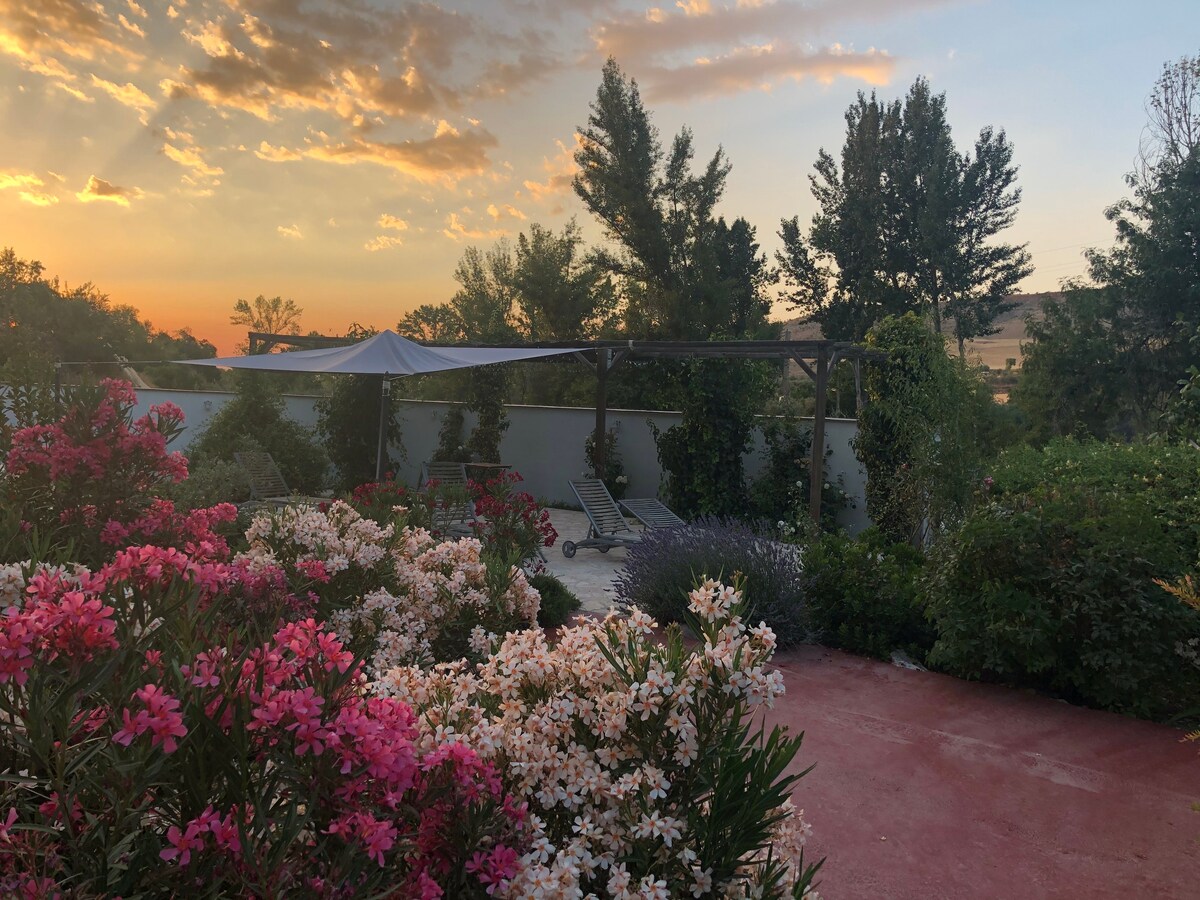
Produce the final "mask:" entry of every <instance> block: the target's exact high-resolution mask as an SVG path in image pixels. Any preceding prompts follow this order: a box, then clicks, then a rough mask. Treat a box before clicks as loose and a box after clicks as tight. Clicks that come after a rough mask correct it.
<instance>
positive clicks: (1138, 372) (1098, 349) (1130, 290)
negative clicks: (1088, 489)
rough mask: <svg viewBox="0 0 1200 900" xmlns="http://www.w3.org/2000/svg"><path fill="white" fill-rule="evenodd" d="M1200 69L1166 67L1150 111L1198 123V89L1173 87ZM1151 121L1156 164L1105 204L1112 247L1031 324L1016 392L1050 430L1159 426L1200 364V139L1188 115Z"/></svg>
mask: <svg viewBox="0 0 1200 900" xmlns="http://www.w3.org/2000/svg"><path fill="white" fill-rule="evenodd" d="M1197 71H1200V58H1197V59H1189V58H1185V59H1184V60H1182V61H1180V62H1179V63H1177V64H1175V65H1174V67H1172V66H1168V67H1166V69H1165V70H1164V76H1163V77H1162V78H1160V80H1159V83H1158V84H1157V85H1156V87H1155V91H1154V93H1153V94H1152V96H1151V99H1150V103H1149V106H1150V108H1151V109H1152V110H1158V111H1159V112H1160V115H1161V116H1162V117H1163V118H1164V119H1165V120H1168V121H1170V120H1172V119H1174V120H1178V121H1179V122H1180V123H1186V122H1187V121H1189V120H1191V121H1193V122H1194V121H1196V120H1200V95H1198V94H1197V92H1196V91H1195V90H1192V91H1190V92H1189V91H1186V90H1183V89H1181V88H1179V87H1178V85H1177V84H1176V81H1177V80H1178V79H1179V78H1184V79H1187V78H1194V77H1195V72H1197ZM1180 73H1182V74H1180ZM1189 73H1190V74H1189ZM1188 104H1190V106H1189V105H1188ZM1172 110H1173V111H1172ZM1152 124H1153V126H1154V127H1153V129H1152V130H1153V131H1155V132H1156V133H1158V134H1159V138H1158V145H1157V149H1156V150H1155V151H1154V153H1153V154H1152V156H1150V157H1148V158H1149V159H1150V160H1151V163H1152V164H1150V165H1148V166H1146V167H1145V168H1143V169H1142V170H1140V171H1137V172H1134V173H1132V174H1130V175H1128V176H1126V183H1127V184H1128V186H1129V187H1130V189H1131V190H1132V192H1133V196H1132V197H1126V198H1124V199H1122V200H1120V201H1118V202H1117V203H1115V204H1113V205H1112V206H1110V207H1109V208H1108V209H1107V210H1106V211H1105V216H1106V217H1107V218H1108V219H1109V221H1111V222H1112V223H1113V226H1114V227H1115V229H1116V241H1115V244H1114V246H1113V247H1112V249H1111V250H1107V251H1104V250H1095V249H1093V250H1089V251H1087V254H1086V255H1087V259H1088V276H1089V281H1088V282H1087V283H1085V284H1077V285H1072V288H1073V290H1071V291H1069V292H1068V294H1067V296H1066V299H1065V300H1064V301H1063V302H1061V303H1058V302H1054V301H1051V302H1049V303H1047V304H1046V305H1045V310H1044V312H1045V323H1044V324H1037V323H1030V338H1031V340H1030V342H1029V343H1028V344H1026V345H1024V347H1023V348H1022V350H1023V353H1024V355H1025V361H1024V365H1023V368H1022V376H1021V382H1020V383H1019V384H1018V386H1017V390H1016V392H1015V393H1014V397H1015V398H1016V400H1017V401H1018V402H1019V403H1020V404H1021V405H1022V406H1023V407H1024V408H1026V409H1027V410H1028V412H1029V414H1030V417H1031V418H1032V419H1033V420H1034V421H1035V423H1036V424H1037V426H1038V428H1039V429H1040V431H1041V433H1042V434H1043V435H1044V436H1052V435H1055V434H1067V433H1072V432H1074V431H1076V430H1082V431H1084V432H1087V433H1089V434H1093V435H1097V436H1100V435H1106V434H1111V433H1117V434H1122V435H1125V436H1132V435H1135V434H1141V433H1145V432H1147V431H1150V430H1152V429H1153V428H1154V427H1155V425H1156V423H1157V421H1158V419H1159V416H1160V415H1161V414H1162V413H1163V411H1164V410H1165V409H1166V408H1167V407H1168V405H1169V404H1170V403H1171V402H1172V400H1173V398H1174V397H1175V396H1176V394H1177V393H1178V384H1179V382H1180V381H1181V380H1182V379H1184V378H1186V377H1187V373H1188V369H1189V366H1191V365H1192V364H1193V363H1194V361H1195V356H1194V350H1193V348H1192V344H1191V341H1192V338H1193V336H1194V335H1195V333H1196V331H1197V329H1198V328H1200V252H1198V250H1197V247H1198V239H1197V235H1200V145H1197V143H1196V142H1195V140H1194V131H1193V130H1190V129H1189V128H1188V127H1185V124H1180V125H1179V126H1178V127H1168V126H1167V125H1164V124H1162V123H1161V122H1160V123H1158V124H1154V123H1153V122H1152ZM1145 152H1146V151H1145V146H1144V147H1143V153H1145ZM1144 158H1147V157H1145V156H1144Z"/></svg>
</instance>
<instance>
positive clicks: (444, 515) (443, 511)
mask: <svg viewBox="0 0 1200 900" xmlns="http://www.w3.org/2000/svg"><path fill="white" fill-rule="evenodd" d="M431 481H436V482H437V485H438V489H439V490H438V493H439V494H442V496H441V497H440V501H441V502H439V503H438V505H437V506H436V507H435V508H434V511H433V522H432V525H433V528H434V530H435V531H443V532H449V533H451V534H469V533H470V530H471V529H470V523H471V522H472V521H473V520H474V518H475V510H474V504H472V503H471V500H470V497H469V496H468V494H467V467H466V466H465V465H463V464H462V463H458V462H427V463H425V479H424V484H425V485H426V486H428V484H429V483H430V482H431ZM442 488H446V489H448V490H446V491H442V490H441V489H442Z"/></svg>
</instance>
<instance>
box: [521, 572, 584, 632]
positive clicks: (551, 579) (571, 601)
mask: <svg viewBox="0 0 1200 900" xmlns="http://www.w3.org/2000/svg"><path fill="white" fill-rule="evenodd" d="M529 586H530V587H532V588H533V589H534V590H536V591H537V592H538V593H539V594H541V595H542V605H541V606H540V607H538V625H540V626H541V627H542V628H557V627H558V626H560V625H566V624H567V622H569V621H570V619H571V614H572V613H574V612H576V611H577V610H578V609H579V607H580V606H581V605H582V604H580V602H579V598H578V597H576V596H575V593H574V592H573V591H572V590H571V589H570V588H569V587H567V586H566V585H565V584H563V583H562V582H561V581H559V580H558V579H557V578H556V577H555V576H553V575H551V574H550V573H549V572H539V573H538V574H536V575H534V576H532V577H531V578H530V579H529Z"/></svg>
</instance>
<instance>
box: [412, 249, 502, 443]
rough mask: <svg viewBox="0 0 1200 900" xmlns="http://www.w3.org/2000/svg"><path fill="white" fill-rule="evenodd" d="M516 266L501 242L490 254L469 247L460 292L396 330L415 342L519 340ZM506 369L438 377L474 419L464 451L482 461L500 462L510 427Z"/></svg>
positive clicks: (458, 277)
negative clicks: (505, 403) (458, 397)
mask: <svg viewBox="0 0 1200 900" xmlns="http://www.w3.org/2000/svg"><path fill="white" fill-rule="evenodd" d="M515 268H516V263H515V260H514V256H513V251H512V248H511V246H510V245H509V244H508V242H507V241H500V242H499V243H497V244H496V245H495V246H494V247H493V248H492V249H491V250H488V251H482V250H480V249H479V248H478V247H468V248H467V249H466V250H465V251H464V252H463V255H462V258H461V259H460V260H459V262H458V265H457V266H456V267H455V270H454V280H455V281H457V282H458V285H459V287H458V290H457V291H455V293H454V296H453V297H451V298H450V302H449V303H448V304H445V305H443V306H440V307H438V306H429V305H426V306H422V307H420V308H418V309H417V310H415V311H414V312H412V313H409V314H408V315H407V316H405V317H404V318H403V319H401V320H400V322H399V323H398V324H397V325H396V330H397V331H398V332H399V333H400V334H403V335H405V336H406V337H410V338H413V339H415V340H429V339H434V340H438V341H442V342H447V343H459V342H472V343H483V344H504V343H510V342H512V341H513V340H514V339H515V338H516V337H517V330H516V328H515V326H514V324H513V318H514V315H515V297H516V288H515V286H514V273H515ZM511 377H512V373H511V366H509V365H507V364H501V365H493V366H482V367H475V368H471V369H465V370H463V371H462V372H450V373H446V374H445V375H441V376H436V378H437V384H438V385H439V387H440V388H441V390H442V391H444V392H446V393H449V394H450V395H451V396H460V397H464V398H465V401H464V403H465V406H466V408H467V409H469V410H471V411H473V412H474V413H475V414H476V424H475V427H474V429H472V431H471V434H470V436H469V437H468V438H467V442H466V449H467V450H468V451H469V452H470V453H471V454H472V455H473V457H474V458H475V459H477V460H479V461H481V462H499V461H500V441H501V439H502V437H503V436H504V432H505V430H507V428H508V416H507V414H506V413H505V411H504V401H505V399H506V398H507V394H508V388H509V382H510V380H511Z"/></svg>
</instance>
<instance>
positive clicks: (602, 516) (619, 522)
mask: <svg viewBox="0 0 1200 900" xmlns="http://www.w3.org/2000/svg"><path fill="white" fill-rule="evenodd" d="M571 490H572V491H574V492H575V496H576V497H578V498H579V505H580V506H582V507H583V511H584V512H585V513H586V514H587V517H588V521H589V522H591V523H592V530H593V531H595V533H596V534H597V535H598V536H601V537H605V536H611V535H618V536H620V535H632V534H634V530H633V529H632V528H630V527H629V523H628V522H627V521H625V516H623V515H622V514H621V510H619V509H618V508H617V502H616V501H615V500H613V498H612V494H610V493H609V492H608V488H606V487H605V486H604V482H603V481H600V480H599V479H595V478H589V479H587V480H586V481H572V482H571Z"/></svg>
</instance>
